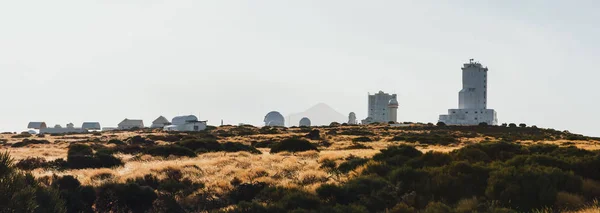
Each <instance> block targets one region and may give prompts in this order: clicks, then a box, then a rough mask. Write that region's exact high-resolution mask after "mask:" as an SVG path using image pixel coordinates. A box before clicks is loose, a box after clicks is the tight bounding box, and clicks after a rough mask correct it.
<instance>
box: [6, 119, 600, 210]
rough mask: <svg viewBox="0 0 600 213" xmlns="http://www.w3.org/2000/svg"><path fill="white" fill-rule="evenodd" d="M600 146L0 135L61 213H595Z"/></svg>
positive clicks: (334, 132)
mask: <svg viewBox="0 0 600 213" xmlns="http://www.w3.org/2000/svg"><path fill="white" fill-rule="evenodd" d="M599 141H600V139H599V138H593V137H586V136H582V135H577V134H572V133H569V132H567V131H557V130H552V129H541V128H537V127H516V126H513V125H511V126H506V127H503V126H476V127H450V126H433V125H424V124H414V125H411V126H410V127H389V126H387V125H371V126H347V125H334V126H326V127H314V128H269V127H265V128H256V127H252V126H223V127H218V128H212V129H211V130H209V131H205V132H199V133H165V132H162V131H156V130H154V131H153V130H141V131H135V132H104V133H94V134H75V135H28V134H9V133H5V134H1V135H0V143H1V144H2V149H3V150H5V151H7V152H8V153H9V154H10V158H12V159H13V160H12V162H13V163H12V164H10V165H9V164H7V165H5V167H6V168H11V169H10V170H7V171H12V172H17V173H19V174H23V175H29V174H31V177H32V180H31V181H29V184H33V185H34V186H36V187H38V188H39V190H46V191H49V192H53V193H55V195H54V196H55V197H56V196H57V198H56V199H57V200H56V203H57V204H56V205H58V206H59V207H60V206H64V208H59V207H57V208H54V209H55V210H54V211H55V212H57V211H68V212H106V211H115V212H121V211H125V212H127V211H131V212H198V211H211V212H286V211H297V212H532V211H541V212H544V211H550V212H552V211H558V212H560V211H582V212H585V211H594V209H597V207H596V206H598V205H596V204H595V199H596V198H597V197H599V196H600V155H599V154H600V152H598V151H596V150H598V149H600V144H599ZM0 177H2V178H4V177H5V176H0ZM34 177H35V178H34ZM1 187H6V186H0V191H2V189H3V188H1ZM34 188H35V187H34ZM46 194H48V193H46ZM48 196H49V195H48ZM32 203H35V202H33V201H32ZM48 205H49V204H44V205H42V204H38V206H42V207H43V206H48ZM11 206H14V203H10V202H4V203H1V202H0V208H3V210H4V209H7V208H11ZM40 208H41V207H40ZM34 209H35V208H34Z"/></svg>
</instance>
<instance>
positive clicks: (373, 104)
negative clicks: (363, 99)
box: [362, 91, 398, 124]
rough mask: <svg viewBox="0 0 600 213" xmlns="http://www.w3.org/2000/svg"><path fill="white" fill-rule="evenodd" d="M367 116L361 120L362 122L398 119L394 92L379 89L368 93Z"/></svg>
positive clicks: (383, 121)
mask: <svg viewBox="0 0 600 213" xmlns="http://www.w3.org/2000/svg"><path fill="white" fill-rule="evenodd" d="M368 115H369V117H367V118H366V119H364V120H362V123H363V124H370V123H387V122H390V121H393V122H397V121H398V100H397V95H396V94H391V95H390V94H388V93H384V92H383V91H379V92H378V93H376V94H373V95H369V111H368Z"/></svg>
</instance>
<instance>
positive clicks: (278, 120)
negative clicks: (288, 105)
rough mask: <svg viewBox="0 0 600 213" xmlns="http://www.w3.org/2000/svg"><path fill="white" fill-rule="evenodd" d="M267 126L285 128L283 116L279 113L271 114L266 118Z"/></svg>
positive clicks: (273, 112)
mask: <svg viewBox="0 0 600 213" xmlns="http://www.w3.org/2000/svg"><path fill="white" fill-rule="evenodd" d="M264 122H265V126H285V119H284V118H283V115H281V113H279V112H277V111H272V112H269V113H268V114H267V115H266V116H265V120H264Z"/></svg>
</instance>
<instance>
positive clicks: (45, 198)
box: [0, 152, 66, 213]
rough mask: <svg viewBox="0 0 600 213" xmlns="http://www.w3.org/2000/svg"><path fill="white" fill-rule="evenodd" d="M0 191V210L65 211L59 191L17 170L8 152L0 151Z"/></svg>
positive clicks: (59, 212) (54, 212) (60, 212)
mask: <svg viewBox="0 0 600 213" xmlns="http://www.w3.org/2000/svg"><path fill="white" fill-rule="evenodd" d="M0 192H1V193H0V212H50V213H64V212H66V208H65V201H64V200H63V199H61V198H60V194H59V192H58V191H57V190H55V189H53V188H49V187H45V186H43V184H41V183H40V182H39V181H38V180H37V179H36V178H35V177H34V176H33V175H31V174H29V173H22V172H20V171H18V170H17V168H16V167H15V165H14V160H13V158H12V157H11V156H10V155H9V154H8V152H5V153H0Z"/></svg>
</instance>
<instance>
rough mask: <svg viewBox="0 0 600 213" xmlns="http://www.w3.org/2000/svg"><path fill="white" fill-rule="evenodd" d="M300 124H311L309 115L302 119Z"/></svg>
mask: <svg viewBox="0 0 600 213" xmlns="http://www.w3.org/2000/svg"><path fill="white" fill-rule="evenodd" d="M300 126H306V127H308V126H310V119H308V118H307V117H304V118H302V119H300Z"/></svg>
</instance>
